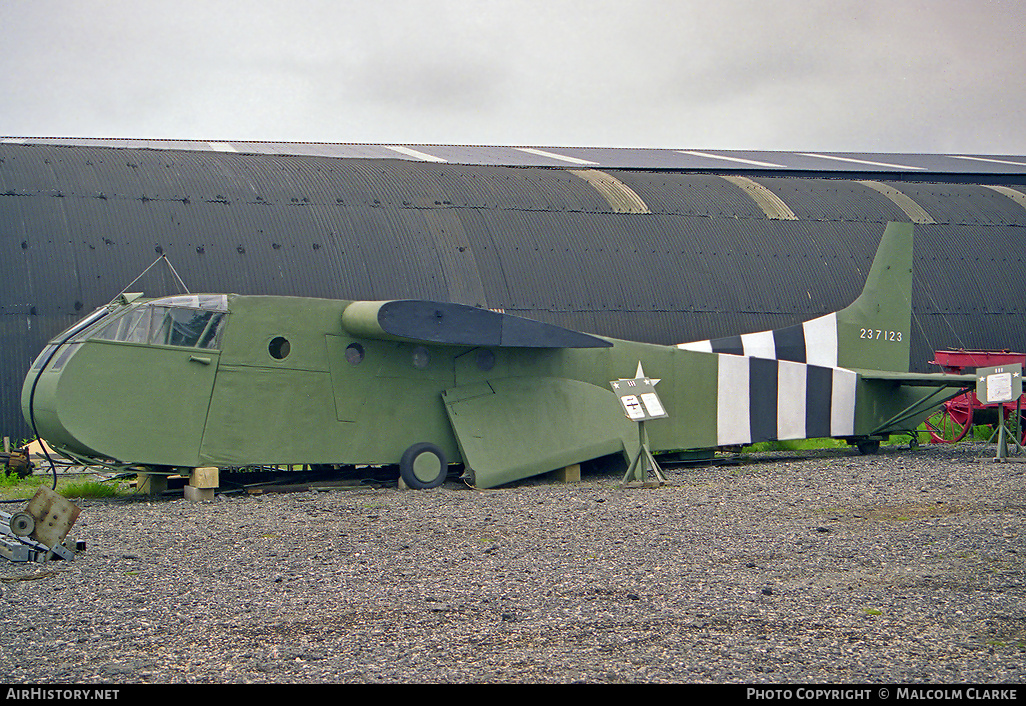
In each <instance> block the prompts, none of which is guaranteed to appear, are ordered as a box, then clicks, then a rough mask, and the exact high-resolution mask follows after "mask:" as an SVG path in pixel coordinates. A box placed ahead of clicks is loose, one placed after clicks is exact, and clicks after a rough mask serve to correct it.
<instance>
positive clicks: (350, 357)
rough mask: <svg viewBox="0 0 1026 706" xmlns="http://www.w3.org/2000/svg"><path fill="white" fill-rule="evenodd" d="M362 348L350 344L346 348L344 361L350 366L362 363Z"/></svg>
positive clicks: (357, 344)
mask: <svg viewBox="0 0 1026 706" xmlns="http://www.w3.org/2000/svg"><path fill="white" fill-rule="evenodd" d="M363 355H364V352H363V346H361V345H360V344H359V343H350V344H349V345H348V346H346V360H347V361H349V363H351V364H352V365H359V364H360V363H362V362H363Z"/></svg>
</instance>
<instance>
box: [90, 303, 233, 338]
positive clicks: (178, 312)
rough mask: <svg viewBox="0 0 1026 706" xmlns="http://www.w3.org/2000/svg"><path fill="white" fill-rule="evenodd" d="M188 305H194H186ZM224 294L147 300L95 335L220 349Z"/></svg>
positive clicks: (226, 305) (224, 304) (225, 304)
mask: <svg viewBox="0 0 1026 706" xmlns="http://www.w3.org/2000/svg"><path fill="white" fill-rule="evenodd" d="M186 305H193V306H195V308H193V307H191V306H190V307H189V308H186ZM227 309H228V302H227V297H225V296H223V295H187V296H178V297H164V298H163V299H154V300H153V301H150V302H146V303H145V304H142V305H140V306H137V307H136V308H134V309H132V310H130V311H128V312H126V313H125V314H124V315H122V316H119V317H118V318H117V319H115V320H114V321H111V322H110V323H109V324H107V325H106V326H104V327H102V328H101V329H99V330H98V331H97V332H96V333H95V334H93V338H99V339H102V340H105V341H125V342H128V343H148V344H155V345H159V346H181V347H184V348H217V347H218V344H219V339H220V332H221V329H222V328H223V327H224V322H225V320H226V319H227V316H228V314H227V313H226V312H227Z"/></svg>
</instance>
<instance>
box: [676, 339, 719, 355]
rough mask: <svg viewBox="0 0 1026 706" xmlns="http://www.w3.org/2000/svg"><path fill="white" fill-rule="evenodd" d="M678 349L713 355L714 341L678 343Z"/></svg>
mask: <svg viewBox="0 0 1026 706" xmlns="http://www.w3.org/2000/svg"><path fill="white" fill-rule="evenodd" d="M677 348H680V349H681V350H685V351H698V352H699V353H712V352H713V349H712V341H708V340H707V341H692V342H691V343H678V344H677Z"/></svg>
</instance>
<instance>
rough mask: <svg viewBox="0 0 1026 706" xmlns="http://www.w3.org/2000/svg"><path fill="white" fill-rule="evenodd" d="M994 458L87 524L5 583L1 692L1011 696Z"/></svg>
mask: <svg viewBox="0 0 1026 706" xmlns="http://www.w3.org/2000/svg"><path fill="white" fill-rule="evenodd" d="M993 454H994V451H993V447H989V448H987V447H983V446H978V445H970V444H962V445H958V446H955V447H937V446H934V447H926V448H924V449H922V450H920V451H917V452H911V451H909V450H907V449H900V448H886V449H884V450H883V451H882V452H881V453H880V454H879V455H878V456H873V457H862V456H859V455H858V454H857V452H853V451H847V450H833V451H821V452H809V453H805V454H801V455H795V454H791V455H786V454H775V455H772V454H771V455H763V456H759V457H754V458H749V459H747V460H744V461H742V463H741V464H740V465H733V466H729V465H728V466H710V467H703V468H698V469H677V470H672V471H670V472H669V479H670V483H669V484H668V485H666V486H663V487H660V488H655V489H645V488H633V487H629V488H626V489H624V490H619V489H617V488H616V482H617V480H618V478H617V477H616V476H615V475H613V474H604V475H586V476H585V477H584V479H583V482H581V483H579V484H571V485H562V484H556V483H552V482H548V481H545V480H532V481H530V482H525V483H521V484H518V485H514V486H511V487H506V488H501V489H495V490H489V491H476V490H473V489H471V488H468V487H466V486H465V485H464V484H463V483H462V482H459V481H456V480H450V481H448V482H447V483H446V484H445V485H444V486H443V487H441V488H438V489H435V490H429V491H399V490H397V489H395V488H384V489H373V488H360V489H355V490H328V491H306V492H297V493H289V494H284V493H276V494H265V495H257V496H248V495H222V496H218V498H217V499H216V500H214V501H210V502H202V503H193V502H187V501H185V500H183V499H157V500H152V501H151V500H146V499H140V498H120V499H113V500H102V501H101V500H83V501H80V503H79V504H80V506H81V507H82V514H81V517H80V519H79V521H78V523H77V524H76V526H75V530H74V532H73V534H74V536H76V537H78V538H80V539H84V540H85V541H86V542H87V544H88V548H87V550H86V551H85V552H83V553H81V554H80V555H79V556H78V557H77V558H76V559H75V561H73V562H66V563H65V562H54V563H51V564H49V565H46V566H41V565H38V564H12V563H10V562H7V561H6V560H0V591H2V594H0V605H2V612H0V681H2V682H7V683H20V682H42V683H55V682H60V683H71V682H77V683H82V682H107V683H139V682H142V683H146V682H158V683H169V682H206V683H209V682H319V681H326V682H588V683H604V682H763V683H771V682H803V683H810V682H834V683H837V682H860V683H861V682H885V683H895V682H928V683H947V684H950V683H957V682H979V683H992V682H1019V683H1021V682H1024V681H1026V596H1024V588H1026V585H1024V581H1026V578H1024V569H1026V547H1024V546H1023V538H1024V536H1026V464H1018V463H1005V464H996V463H992V462H989V459H990V458H991V457H993ZM5 509H7V508H5Z"/></svg>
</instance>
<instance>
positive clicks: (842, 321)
mask: <svg viewBox="0 0 1026 706" xmlns="http://www.w3.org/2000/svg"><path fill="white" fill-rule="evenodd" d="M836 316H837V365H838V366H840V367H842V368H859V369H865V370H891V371H896V372H908V367H909V365H908V363H909V351H910V346H909V343H910V340H909V339H910V335H911V330H910V329H911V325H912V224H911V223H888V224H887V229H886V230H884V234H883V238H882V239H881V240H880V247H879V248H877V251H876V257H875V258H874V259H873V266H872V268H871V269H870V270H869V276H868V277H867V278H866V286H865V287H864V288H863V290H862V294H860V295H859V298H858V299H856V300H855V301H854V302H852V304H851V305H850V306H848V307H845V308H844V309H841V310H840V311H838V312H837V314H836Z"/></svg>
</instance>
